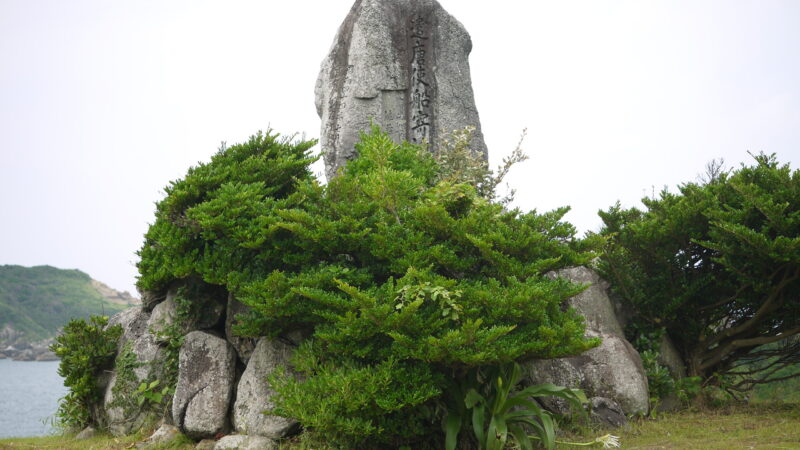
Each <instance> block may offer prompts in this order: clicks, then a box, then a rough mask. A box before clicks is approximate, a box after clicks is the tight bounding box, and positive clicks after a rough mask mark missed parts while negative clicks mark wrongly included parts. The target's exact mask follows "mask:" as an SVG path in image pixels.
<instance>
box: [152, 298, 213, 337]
mask: <svg viewBox="0 0 800 450" xmlns="http://www.w3.org/2000/svg"><path fill="white" fill-rule="evenodd" d="M198 291H199V290H198ZM212 292H213V291H212ZM179 296H183V298H179ZM226 299H227V296H226V295H225V296H223V295H222V294H220V293H218V294H216V295H215V294H214V293H206V292H192V290H191V289H185V290H180V288H172V289H170V290H169V291H167V296H166V298H165V299H164V301H162V302H161V303H159V304H157V305H156V306H154V307H153V312H152V313H151V314H150V320H149V321H148V328H149V329H150V332H151V333H152V334H153V335H155V337H156V340H157V341H158V342H159V343H162V342H164V341H165V340H166V339H167V336H166V331H167V330H169V329H170V328H174V326H175V325H177V330H176V331H177V332H178V333H179V334H181V335H185V334H188V333H189V332H191V331H196V330H209V329H212V328H215V327H216V326H217V325H219V324H220V322H221V321H222V317H223V315H224V314H225V308H226ZM182 302H186V303H182Z"/></svg>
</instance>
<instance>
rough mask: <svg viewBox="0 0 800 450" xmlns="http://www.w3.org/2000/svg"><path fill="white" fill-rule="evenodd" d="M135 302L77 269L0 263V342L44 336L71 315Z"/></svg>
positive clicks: (106, 310)
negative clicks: (0, 264) (2, 264)
mask: <svg viewBox="0 0 800 450" xmlns="http://www.w3.org/2000/svg"><path fill="white" fill-rule="evenodd" d="M136 302H137V300H136V299H135V298H134V297H132V296H131V295H130V294H128V293H127V292H123V293H120V292H117V291H115V290H113V289H111V288H109V287H108V286H105V285H104V284H102V283H100V282H98V281H95V280H92V278H91V277H90V276H89V275H87V274H85V273H83V272H81V271H79V270H64V269H58V268H55V267H51V266H37V267H22V266H11V265H8V266H0V342H3V341H5V342H14V341H16V340H21V341H27V342H31V341H38V340H43V339H48V338H51V337H54V336H55V335H56V332H57V331H58V329H59V328H61V327H62V326H64V325H65V324H66V323H67V322H68V321H69V319H71V318H74V317H88V316H89V315H90V314H105V315H112V314H115V313H117V312H119V311H122V310H123V309H126V308H127V307H128V306H130V305H132V304H135V303H136Z"/></svg>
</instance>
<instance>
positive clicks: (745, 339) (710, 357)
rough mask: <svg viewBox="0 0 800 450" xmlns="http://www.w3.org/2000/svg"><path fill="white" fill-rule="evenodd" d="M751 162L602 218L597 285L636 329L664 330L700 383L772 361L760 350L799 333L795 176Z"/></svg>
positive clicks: (798, 180)
mask: <svg viewBox="0 0 800 450" xmlns="http://www.w3.org/2000/svg"><path fill="white" fill-rule="evenodd" d="M755 162H756V164H755V165H753V166H745V165H742V167H740V168H739V169H737V170H733V171H731V172H722V171H719V170H717V171H715V174H714V175H713V176H710V177H709V178H708V182H707V183H705V184H696V183H687V184H684V185H681V186H680V189H679V190H680V192H679V193H678V194H672V193H669V192H668V191H666V190H665V191H663V192H662V193H661V195H660V196H659V197H658V198H645V199H643V200H642V201H643V203H644V204H645V206H646V208H647V209H646V210H645V211H640V210H638V209H635V208H632V209H628V210H624V209H622V208H621V207H620V206H619V204H617V206H614V207H612V208H610V209H609V210H608V211H605V212H601V213H600V215H601V217H602V218H603V221H604V223H605V227H604V229H603V231H602V233H603V234H604V235H606V236H607V237H608V238H609V245H608V247H607V248H606V250H605V252H604V255H603V259H602V265H601V268H602V270H603V272H604V275H605V276H606V277H607V278H608V279H610V280H611V281H612V282H613V285H614V287H615V289H616V290H617V291H618V293H619V294H621V295H622V296H623V297H624V299H625V300H626V301H628V302H629V303H630V304H631V305H632V306H633V307H634V309H635V311H636V314H637V315H636V318H635V320H636V321H637V322H638V326H639V327H640V328H641V329H642V330H647V329H649V330H656V329H659V328H662V327H663V328H665V329H666V331H667V333H668V334H669V336H670V337H671V338H672V340H673V341H674V342H675V344H676V346H677V348H678V350H679V351H680V353H681V354H682V355H684V357H685V359H686V363H687V367H688V370H689V373H690V375H693V376H700V377H702V378H703V380H704V382H705V383H711V384H714V383H716V382H717V381H715V380H721V379H723V378H724V377H725V376H726V375H728V374H735V373H741V371H738V370H737V368H738V367H739V366H740V364H741V363H748V364H751V363H752V362H753V361H758V360H763V359H765V358H769V357H774V356H776V353H774V352H773V353H770V352H766V353H765V352H763V351H762V349H763V348H764V347H763V346H764V345H765V344H769V343H771V342H777V341H779V340H785V339H786V338H787V337H790V336H792V335H795V334H797V333H798V332H800V302H798V298H800V172H798V171H796V170H795V171H792V170H790V168H789V166H788V165H779V164H778V162H777V161H776V159H775V156H774V155H771V156H768V155H764V154H760V155H756V156H755ZM798 350H800V346H797V345H795V346H793V347H788V348H787V349H786V351H785V352H783V353H782V356H781V358H785V357H787V356H789V355H793V354H794V355H796V354H797V352H798ZM783 362H786V363H788V362H791V361H790V360H787V359H784V360H783ZM749 375H750V376H751V378H752V377H756V378H758V377H759V376H760V375H764V373H761V374H758V373H751V374H749ZM731 387H732V388H733V389H746V388H747V386H746V383H745V384H739V385H738V386H731Z"/></svg>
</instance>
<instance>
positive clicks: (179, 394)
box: [172, 331, 236, 439]
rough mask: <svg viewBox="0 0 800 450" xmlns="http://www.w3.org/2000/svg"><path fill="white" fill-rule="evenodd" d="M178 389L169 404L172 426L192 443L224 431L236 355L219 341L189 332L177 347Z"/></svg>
mask: <svg viewBox="0 0 800 450" xmlns="http://www.w3.org/2000/svg"><path fill="white" fill-rule="evenodd" d="M178 367H179V368H178V385H177V387H176V388H175V396H174V397H173V400H172V417H173V420H174V421H175V425H177V426H178V428H179V429H180V430H181V431H183V433H184V434H186V435H187V436H189V437H190V438H192V439H203V438H208V437H213V436H215V435H216V434H218V433H224V432H226V431H227V430H228V426H229V421H228V408H229V405H230V401H231V398H232V394H233V387H234V378H235V375H236V352H235V351H234V350H233V347H232V346H231V345H230V344H229V343H228V342H227V341H226V340H225V339H222V338H219V337H217V336H214V335H211V334H209V333H205V332H203V331H192V332H191V333H189V334H187V335H186V338H185V340H184V343H183V345H182V346H181V350H180V356H179V366H178Z"/></svg>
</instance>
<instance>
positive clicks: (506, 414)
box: [445, 362, 587, 450]
mask: <svg viewBox="0 0 800 450" xmlns="http://www.w3.org/2000/svg"><path fill="white" fill-rule="evenodd" d="M521 373H522V371H521V369H520V366H519V364H517V363H513V362H512V363H508V364H504V365H500V366H495V367H489V368H487V369H485V370H481V369H476V370H473V371H471V372H470V373H469V374H468V376H467V377H465V378H464V379H462V380H461V381H460V382H457V384H456V385H455V386H453V387H452V388H451V389H450V390H449V392H448V396H449V399H450V402H449V404H448V410H447V416H446V418H445V435H446V439H445V448H446V449H447V450H454V449H455V448H456V444H457V443H458V434H459V432H460V431H461V429H462V428H464V425H465V424H466V425H467V426H466V428H467V429H470V428H471V429H472V432H473V434H474V435H475V438H476V440H477V442H478V448H479V449H481V450H502V449H504V448H506V447H507V445H508V444H511V443H512V441H513V442H514V443H515V444H516V447H518V448H521V449H523V450H530V449H532V448H533V444H532V442H531V439H530V437H529V436H528V431H527V429H528V428H531V429H533V430H534V432H535V433H536V436H535V438H536V439H538V440H540V441H541V443H542V445H543V446H544V447H545V448H547V449H552V448H555V445H556V441H555V421H554V419H553V416H552V414H551V413H550V412H548V411H546V410H544V409H543V408H542V407H541V406H539V404H538V403H536V401H535V400H533V398H535V397H559V398H562V399H564V400H567V401H568V402H569V403H570V404H571V405H572V406H574V407H575V408H576V409H578V408H580V407H581V406H582V405H583V404H585V403H586V402H587V400H586V396H585V395H584V394H583V392H582V391H580V390H578V389H568V388H564V387H559V386H555V385H552V384H541V385H535V386H529V387H527V388H524V389H521V390H517V385H518V384H519V381H520V378H521Z"/></svg>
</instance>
